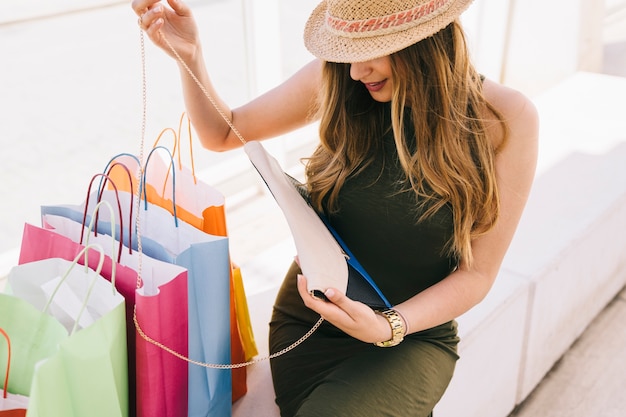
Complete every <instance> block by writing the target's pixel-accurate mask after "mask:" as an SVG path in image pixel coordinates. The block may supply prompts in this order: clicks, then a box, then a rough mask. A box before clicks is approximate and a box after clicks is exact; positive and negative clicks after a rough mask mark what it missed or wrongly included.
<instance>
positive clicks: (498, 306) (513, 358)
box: [434, 272, 530, 417]
mask: <svg viewBox="0 0 626 417" xmlns="http://www.w3.org/2000/svg"><path fill="white" fill-rule="evenodd" d="M529 288H530V286H529V284H528V281H526V280H524V279H522V278H520V277H517V276H515V275H513V274H511V273H507V272H504V273H501V274H500V275H499V276H498V279H497V280H496V282H495V283H494V286H493V288H492V289H491V291H490V292H489V294H488V295H487V297H485V299H484V300H483V301H482V302H481V303H480V304H479V305H477V306H476V307H474V308H473V309H472V310H470V311H468V312H467V313H465V314H464V315H462V316H461V317H459V318H458V320H457V321H458V323H459V336H460V337H461V343H460V344H459V355H460V356H461V358H460V359H459V361H458V363H457V367H456V369H455V372H454V377H453V378H452V381H451V382H450V386H449V387H448V390H447V391H446V393H445V394H444V396H443V398H442V399H441V401H440V402H439V404H437V407H436V408H435V412H434V415H435V416H437V417H459V416H463V417H502V416H506V415H508V414H509V413H510V412H511V410H513V408H514V407H515V404H516V400H517V384H518V380H519V373H520V366H519V363H520V360H521V357H522V346H523V341H524V337H525V332H524V330H525V327H526V320H527V310H528V303H529Z"/></svg>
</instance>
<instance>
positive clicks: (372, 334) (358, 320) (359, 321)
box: [298, 275, 391, 343]
mask: <svg viewBox="0 0 626 417" xmlns="http://www.w3.org/2000/svg"><path fill="white" fill-rule="evenodd" d="M298 292H299V293H300V296H301V297H302V300H303V301H304V305H306V306H307V307H308V308H310V309H311V310H314V311H316V312H317V313H319V314H320V315H321V316H322V317H324V319H325V320H326V321H328V322H330V323H332V324H333V325H334V326H335V327H337V328H339V329H340V330H342V331H344V332H345V333H347V334H349V335H350V336H352V337H354V338H356V339H359V340H361V341H363V342H366V343H375V342H384V341H387V340H389V339H391V327H390V326H389V322H388V321H387V319H385V318H384V317H383V316H381V315H380V314H376V313H375V312H374V310H372V309H371V308H370V307H368V306H367V305H365V304H363V303H361V302H359V301H354V300H351V299H350V298H348V297H346V296H345V295H344V294H342V293H341V292H339V291H337V290H335V289H333V288H329V289H328V290H326V292H325V293H324V295H325V296H326V298H327V299H328V301H324V300H321V299H319V298H316V297H314V296H312V295H311V294H310V293H309V291H308V289H307V283H306V278H305V277H304V276H302V275H298Z"/></svg>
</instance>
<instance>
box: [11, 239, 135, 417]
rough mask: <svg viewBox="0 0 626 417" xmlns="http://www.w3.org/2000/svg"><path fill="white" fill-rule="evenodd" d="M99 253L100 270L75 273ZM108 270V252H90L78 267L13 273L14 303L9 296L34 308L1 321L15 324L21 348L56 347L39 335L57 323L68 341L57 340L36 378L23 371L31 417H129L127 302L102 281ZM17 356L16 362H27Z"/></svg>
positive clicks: (47, 263)
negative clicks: (27, 378)
mask: <svg viewBox="0 0 626 417" xmlns="http://www.w3.org/2000/svg"><path fill="white" fill-rule="evenodd" d="M92 248H95V249H97V250H98V252H100V259H99V262H98V266H97V268H96V270H95V271H93V270H91V269H89V268H88V267H83V266H80V267H76V265H77V262H78V260H79V258H80V257H83V256H90V254H89V250H90V249H92ZM87 262H88V261H87V260H86V261H84V263H87ZM103 263H104V253H103V251H102V248H101V247H99V246H98V245H90V246H88V247H86V248H85V249H84V250H83V251H81V252H80V253H79V254H78V255H77V256H76V257H75V258H74V260H73V261H72V262H70V261H66V260H64V259H60V258H50V259H44V260H42V261H36V262H29V263H26V264H22V265H18V266H16V267H14V268H12V269H11V271H10V272H9V277H8V285H9V287H10V290H11V292H12V294H13V295H3V296H4V297H11V298H12V299H13V300H18V301H21V302H23V304H22V307H30V309H26V308H21V309H19V310H13V309H12V310H9V311H3V312H2V314H1V315H0V317H2V318H3V319H4V320H7V321H8V322H9V323H10V326H11V328H12V330H11V334H12V335H13V336H12V337H13V340H14V341H15V340H16V339H17V341H16V342H15V343H16V344H18V343H19V345H20V346H22V347H24V348H26V349H27V348H28V345H27V343H28V342H30V343H31V344H32V343H37V342H39V341H40V342H44V343H47V344H50V340H49V339H48V338H46V337H43V336H42V335H41V333H40V332H39V330H38V329H39V325H40V324H41V323H42V322H46V321H47V322H51V321H52V322H53V324H55V325H56V326H55V327H56V333H57V334H61V335H62V334H64V336H65V337H57V340H55V342H56V343H55V345H56V346H55V347H56V350H55V351H54V352H52V353H51V355H49V356H48V357H46V358H43V359H41V360H40V361H38V362H37V363H36V364H32V363H28V365H32V368H31V369H32V372H28V371H29V369H28V368H27V369H24V370H20V372H22V371H25V373H30V375H29V376H32V382H31V385H30V388H29V393H28V395H29V396H30V399H29V404H28V416H29V417H33V416H64V417H66V416H67V417H73V416H75V417H79V416H86V415H89V416H103V417H104V416H107V417H118V416H119V417H125V416H128V375H127V367H128V364H127V360H126V324H125V319H124V308H125V305H124V298H123V297H122V296H121V295H120V294H119V293H118V292H117V291H115V288H114V285H112V283H110V282H108V281H107V280H105V279H104V278H103V277H102V276H101V275H100V270H101V268H102V265H103ZM113 283H114V281H113ZM7 304H8V303H6V302H2V303H0V305H3V306H6V305H7ZM24 304H25V306H24ZM15 305H17V304H15V303H14V305H13V306H15ZM27 310H29V311H27ZM25 311H27V314H25V315H24V314H23V313H24V312H25ZM4 326H5V323H3V327H4ZM33 335H34V336H38V337H39V340H37V337H35V338H33V337H32V336H33ZM29 339H30V340H29ZM59 339H60V340H59ZM18 349H19V348H17V349H15V356H16V357H18V356H22V352H21V351H19V350H18ZM16 362H17V361H16Z"/></svg>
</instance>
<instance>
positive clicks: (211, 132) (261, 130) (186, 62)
mask: <svg viewBox="0 0 626 417" xmlns="http://www.w3.org/2000/svg"><path fill="white" fill-rule="evenodd" d="M167 3H168V5H169V7H168V6H167V5H166V4H164V3H162V2H160V1H159V0H133V2H132V8H133V10H134V11H135V13H137V15H138V16H139V24H140V25H141V27H142V28H143V29H144V30H145V31H146V34H147V35H148V37H149V38H150V39H151V40H152V42H154V43H155V45H157V46H159V47H160V48H162V49H163V50H164V51H165V52H166V53H168V54H169V55H170V56H171V57H172V58H174V59H175V60H176V62H177V63H178V66H179V70H180V74H181V81H182V88H183V94H184V98H185V106H186V110H187V114H188V115H189V118H190V119H191V122H192V123H193V126H194V129H195V131H196V132H197V134H198V137H199V139H200V142H201V143H202V145H203V146H204V147H205V148H207V149H210V150H213V151H224V150H228V149H233V148H236V147H238V146H241V145H242V143H241V141H240V140H239V139H238V138H237V136H236V135H235V134H234V133H233V132H232V130H231V129H230V127H229V126H228V124H227V123H226V122H225V121H224V120H223V118H222V115H220V112H218V111H217V110H216V109H215V108H214V105H213V104H212V103H211V102H210V101H209V99H208V98H207V96H206V94H205V92H206V93H208V95H210V96H211V97H212V98H213V100H214V103H215V104H216V105H217V106H218V107H219V108H220V110H221V112H222V113H223V114H224V115H226V116H227V117H228V118H229V119H230V120H231V121H232V122H233V124H234V125H235V127H236V128H237V130H238V131H239V132H240V134H241V135H242V136H243V137H244V138H245V140H247V141H251V140H262V139H267V138H271V137H274V136H278V135H281V134H284V133H286V132H289V131H291V130H294V129H297V128H299V127H302V126H304V125H305V124H307V123H310V122H312V121H313V117H314V116H313V114H314V113H315V105H316V102H317V96H316V94H317V92H318V91H319V87H320V81H321V63H320V62H319V61H312V62H311V63H309V64H308V65H306V66H305V67H303V68H302V69H301V70H300V71H298V72H297V73H296V74H294V75H293V76H292V77H291V78H289V79H288V80H287V81H285V82H284V83H283V84H281V85H279V86H277V87H276V88H274V89H273V90H271V91H269V92H267V93H265V94H263V95H261V96H259V97H258V98H256V99H254V100H252V101H250V102H249V103H247V104H245V105H243V106H241V107H239V108H236V109H231V108H230V107H229V106H228V105H227V104H226V103H224V101H222V100H221V99H220V97H219V95H218V94H217V91H216V89H215V88H214V86H213V84H212V83H211V79H210V76H209V74H208V72H207V69H206V65H205V62H204V55H203V50H202V45H201V43H200V39H199V36H198V29H197V26H196V22H195V19H194V17H193V13H192V11H191V9H190V8H189V7H188V6H187V5H186V4H184V3H183V2H182V1H180V0H167ZM172 49H173V50H174V51H175V53H174V52H173V51H172ZM180 60H182V61H183V62H180ZM190 71H191V73H193V74H194V76H195V77H196V79H197V81H199V82H200V84H201V85H202V86H203V87H204V89H205V91H202V89H201V88H200V87H199V86H198V84H197V82H196V80H194V79H193V77H192V76H191V75H190V74H189V72H190Z"/></svg>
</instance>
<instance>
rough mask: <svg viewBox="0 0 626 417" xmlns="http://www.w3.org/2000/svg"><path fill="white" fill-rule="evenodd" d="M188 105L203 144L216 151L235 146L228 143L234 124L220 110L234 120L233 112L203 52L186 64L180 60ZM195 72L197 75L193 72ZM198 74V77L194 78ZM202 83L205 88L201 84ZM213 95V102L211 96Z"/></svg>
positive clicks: (187, 108)
mask: <svg viewBox="0 0 626 417" xmlns="http://www.w3.org/2000/svg"><path fill="white" fill-rule="evenodd" d="M178 66H179V70H180V76H181V82H182V89H183V96H184V101H185V108H186V111H187V114H188V116H189V119H190V120H191V122H192V124H193V127H194V130H195V132H196V133H197V134H198V138H199V140H200V143H201V144H202V146H204V147H205V148H207V149H210V150H213V151H222V150H227V149H230V148H232V147H233V146H232V145H231V146H229V145H227V143H228V137H229V133H230V127H229V126H228V124H227V123H226V121H225V120H224V118H223V117H222V115H221V114H220V113H219V112H218V111H217V110H216V108H215V105H217V106H218V107H219V109H220V111H221V112H222V113H223V114H224V115H225V116H226V117H228V119H229V120H232V112H231V110H230V108H229V107H228V105H227V104H226V103H225V102H224V101H223V100H222V99H221V98H220V97H219V95H218V94H217V91H216V90H215V88H214V86H213V83H212V82H211V79H210V77H209V74H208V72H207V69H206V65H205V63H204V59H203V55H202V53H201V52H198V53H197V54H196V55H195V56H194V58H192V59H190V60H189V62H188V63H186V65H183V64H182V63H180V62H178ZM190 72H191V73H192V74H193V76H192V75H191V74H190ZM194 77H195V79H194ZM198 82H199V83H200V85H201V86H202V88H201V87H200V86H199V85H198ZM207 95H209V96H210V97H211V99H212V100H213V103H212V102H211V100H209V98H208V97H207Z"/></svg>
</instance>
